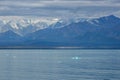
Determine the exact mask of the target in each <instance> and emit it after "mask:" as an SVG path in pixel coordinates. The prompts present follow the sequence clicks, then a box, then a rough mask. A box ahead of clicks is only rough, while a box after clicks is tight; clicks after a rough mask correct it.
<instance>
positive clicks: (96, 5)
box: [0, 0, 120, 17]
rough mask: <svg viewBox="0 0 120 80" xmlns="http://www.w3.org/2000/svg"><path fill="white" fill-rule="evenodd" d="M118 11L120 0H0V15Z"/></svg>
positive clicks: (58, 14) (110, 12)
mask: <svg viewBox="0 0 120 80" xmlns="http://www.w3.org/2000/svg"><path fill="white" fill-rule="evenodd" d="M119 12H120V0H19V1H18V0H0V15H1V16H9V15H11V16H12V15H15V16H50V17H52V16H54V17H56V16H57V17H64V16H66V17H70V16H71V17H75V16H79V17H97V16H102V15H110V14H116V15H118V16H120V15H119V14H118V13H119Z"/></svg>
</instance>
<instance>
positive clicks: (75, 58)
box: [72, 56, 81, 60]
mask: <svg viewBox="0 0 120 80" xmlns="http://www.w3.org/2000/svg"><path fill="white" fill-rule="evenodd" d="M72 59H73V60H79V59H81V58H80V57H77V56H76V57H72Z"/></svg>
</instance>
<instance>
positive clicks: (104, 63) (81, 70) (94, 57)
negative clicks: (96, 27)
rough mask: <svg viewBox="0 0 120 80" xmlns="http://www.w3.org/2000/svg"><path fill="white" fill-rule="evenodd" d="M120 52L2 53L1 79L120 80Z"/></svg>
mask: <svg viewBox="0 0 120 80" xmlns="http://www.w3.org/2000/svg"><path fill="white" fill-rule="evenodd" d="M119 57H120V50H0V80H120V58H119Z"/></svg>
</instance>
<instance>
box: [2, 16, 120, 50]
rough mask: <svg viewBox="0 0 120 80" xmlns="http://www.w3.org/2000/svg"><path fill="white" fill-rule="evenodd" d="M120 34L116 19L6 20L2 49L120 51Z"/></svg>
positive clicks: (3, 24) (25, 18)
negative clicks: (6, 47)
mask: <svg viewBox="0 0 120 80" xmlns="http://www.w3.org/2000/svg"><path fill="white" fill-rule="evenodd" d="M119 30H120V18H118V17H116V16H114V15H110V16H104V17H100V18H93V19H92V18H88V19H83V18H81V19H70V20H68V19H61V18H31V17H30V18H29V17H15V18H13V19H12V18H11V17H7V18H5V17H3V18H0V32H1V33H0V46H2V45H4V46H5V45H7V46H13V45H15V46H22V47H24V46H27V47H29V46H31V47H33V46H35V47H51V46H52V47H61V46H62V47H85V48H89V47H92V48H104V47H106V48H120V31H119ZM18 34H19V35H18ZM21 35H22V36H21ZM11 36H12V37H11Z"/></svg>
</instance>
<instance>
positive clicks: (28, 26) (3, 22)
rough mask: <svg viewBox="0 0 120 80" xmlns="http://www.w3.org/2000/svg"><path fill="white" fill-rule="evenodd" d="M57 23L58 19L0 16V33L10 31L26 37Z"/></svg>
mask: <svg viewBox="0 0 120 80" xmlns="http://www.w3.org/2000/svg"><path fill="white" fill-rule="evenodd" d="M58 21H59V19H58V18H39V17H20V16H0V33H2V32H6V31H8V30H11V31H13V32H15V33H17V34H19V35H26V34H28V33H32V32H35V31H37V30H41V29H45V28H48V27H49V26H50V25H52V24H55V23H56V22H58Z"/></svg>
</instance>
